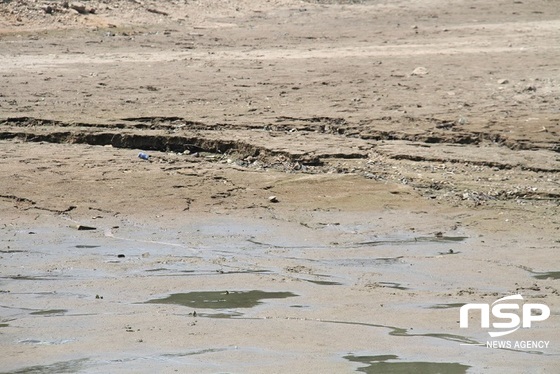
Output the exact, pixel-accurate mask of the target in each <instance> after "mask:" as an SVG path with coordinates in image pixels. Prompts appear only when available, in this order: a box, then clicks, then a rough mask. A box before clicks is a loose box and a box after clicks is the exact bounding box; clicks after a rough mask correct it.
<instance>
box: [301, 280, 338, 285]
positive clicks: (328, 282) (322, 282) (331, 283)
mask: <svg viewBox="0 0 560 374" xmlns="http://www.w3.org/2000/svg"><path fill="white" fill-rule="evenodd" d="M305 280H306V281H307V282H310V283H315V284H318V285H319V286H340V285H342V283H340V282H333V281H319V280H310V279H305Z"/></svg>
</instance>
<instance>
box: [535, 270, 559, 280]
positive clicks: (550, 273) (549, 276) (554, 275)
mask: <svg viewBox="0 0 560 374" xmlns="http://www.w3.org/2000/svg"><path fill="white" fill-rule="evenodd" d="M533 278H536V279H555V280H556V279H560V271H547V272H545V273H535V272H533Z"/></svg>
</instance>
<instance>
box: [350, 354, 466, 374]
mask: <svg viewBox="0 0 560 374" xmlns="http://www.w3.org/2000/svg"><path fill="white" fill-rule="evenodd" d="M344 358H345V359H347V360H349V361H352V362H359V363H361V364H365V365H368V366H366V367H361V368H358V369H357V371H360V372H362V373H368V374H369V373H384V374H408V373H415V374H437V373H442V374H464V373H466V372H467V369H468V368H470V366H467V365H462V364H459V363H456V362H402V361H397V362H389V361H393V360H398V359H399V357H398V356H396V355H380V356H353V355H348V356H344Z"/></svg>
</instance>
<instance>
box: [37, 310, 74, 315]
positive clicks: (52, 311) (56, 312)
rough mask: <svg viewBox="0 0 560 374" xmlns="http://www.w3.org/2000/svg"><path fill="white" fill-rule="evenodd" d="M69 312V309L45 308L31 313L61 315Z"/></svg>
mask: <svg viewBox="0 0 560 374" xmlns="http://www.w3.org/2000/svg"><path fill="white" fill-rule="evenodd" d="M66 312H68V309H45V310H38V311H36V312H31V313H29V314H32V315H37V316H46V315H61V314H64V313H66Z"/></svg>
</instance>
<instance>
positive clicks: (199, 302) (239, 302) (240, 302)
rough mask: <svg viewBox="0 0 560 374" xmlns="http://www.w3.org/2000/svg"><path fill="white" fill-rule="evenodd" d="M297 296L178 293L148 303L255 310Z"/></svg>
mask: <svg viewBox="0 0 560 374" xmlns="http://www.w3.org/2000/svg"><path fill="white" fill-rule="evenodd" d="M294 296H297V295H296V294H294V293H292V292H265V291H258V290H253V291H223V292H222V291H213V292H188V293H176V294H172V295H169V296H168V297H165V298H162V299H152V300H149V301H147V303H154V304H177V305H183V306H187V307H190V308H194V309H197V308H200V309H237V308H242V309H243V308H253V307H255V306H257V305H259V304H262V303H263V300H266V299H285V298H288V297H294Z"/></svg>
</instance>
